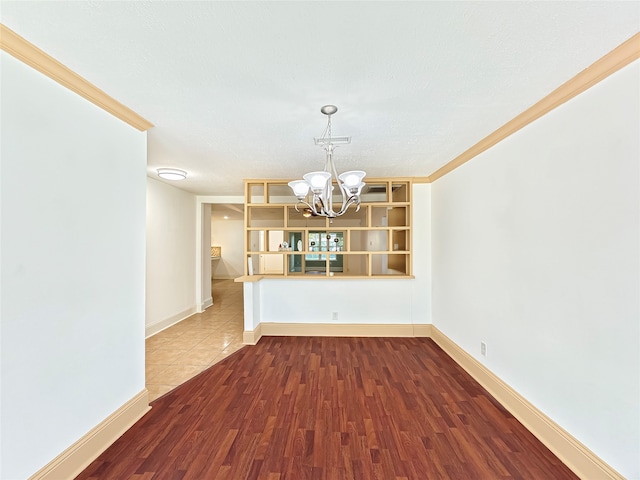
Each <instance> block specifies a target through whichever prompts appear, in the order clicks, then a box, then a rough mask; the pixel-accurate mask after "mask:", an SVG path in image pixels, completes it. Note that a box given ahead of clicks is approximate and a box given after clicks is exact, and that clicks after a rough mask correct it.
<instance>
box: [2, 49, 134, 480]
mask: <svg viewBox="0 0 640 480" xmlns="http://www.w3.org/2000/svg"><path fill="white" fill-rule="evenodd" d="M0 61H1V69H0V70H1V89H2V90H1V112H2V113H1V115H2V118H1V120H2V130H1V141H0V143H1V147H0V148H1V151H0V153H1V154H0V158H1V159H2V160H1V165H0V169H1V170H0V171H1V204H2V218H1V228H2V238H1V252H2V269H1V271H2V280H1V289H0V298H1V309H0V312H1V317H2V321H1V327H0V328H1V334H0V337H1V353H0V357H1V362H0V363H1V373H2V374H1V382H2V383H1V384H2V396H1V402H2V404H1V408H0V410H1V428H0V437H1V439H2V442H1V443H2V447H1V453H0V456H1V459H0V468H1V471H0V478H6V479H18V478H27V477H28V476H30V475H32V474H33V473H35V472H36V471H37V470H39V469H40V468H41V467H43V466H44V465H45V464H47V463H48V462H50V461H51V460H52V459H53V458H54V457H56V456H57V455H59V454H60V453H61V452H62V451H64V450H65V449H66V448H67V447H69V446H70V445H71V444H73V443H74V442H75V441H77V440H78V439H79V438H80V437H82V436H83V435H85V434H86V433H87V432H88V431H89V430H91V429H92V428H94V427H95V426H97V425H98V424H99V423H100V422H101V421H102V420H104V419H105V418H106V417H107V416H109V415H110V414H111V413H113V412H114V411H115V410H117V409H118V408H119V407H121V406H122V405H123V404H124V403H125V402H127V401H128V400H130V399H131V398H133V397H134V396H135V395H137V394H139V393H140V392H141V391H142V390H143V389H144V388H145V383H144V261H145V259H144V248H145V239H144V236H145V232H144V216H145V176H146V134H145V133H141V132H138V131H137V130H134V129H133V128H132V127H130V126H129V125H127V124H125V123H123V122H121V121H120V120H118V119H116V118H114V117H112V116H111V115H109V114H107V113H106V112H104V111H103V110H101V109H99V108H98V107H96V106H94V105H93V104H91V103H89V102H87V101H86V100H84V99H82V98H81V97H79V96H78V95H76V94H74V93H72V92H70V91H69V90H67V89H65V88H63V87H62V86H60V85H58V84H57V83H55V82H53V81H52V80H50V79H48V78H46V77H44V76H43V75H41V74H40V73H38V72H36V71H35V70H32V69H31V68H29V67H27V66H26V65H24V64H22V63H20V62H19V61H17V60H15V59H14V58H13V57H10V56H9V55H7V54H6V53H4V52H0Z"/></svg>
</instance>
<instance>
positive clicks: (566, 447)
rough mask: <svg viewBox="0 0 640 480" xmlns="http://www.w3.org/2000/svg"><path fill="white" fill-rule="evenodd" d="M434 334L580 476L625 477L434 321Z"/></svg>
mask: <svg viewBox="0 0 640 480" xmlns="http://www.w3.org/2000/svg"><path fill="white" fill-rule="evenodd" d="M431 338H433V340H434V341H435V342H436V343H437V344H438V345H439V346H440V348H442V349H443V350H444V351H445V352H446V353H447V355H449V356H450V357H451V358H452V359H453V360H455V362H456V363H457V364H458V365H460V366H461V367H462V368H464V369H465V370H466V371H467V373H469V375H471V376H472V377H473V378H474V379H475V380H476V381H477V382H478V383H479V384H480V385H482V386H483V387H484V388H485V389H486V390H487V391H488V392H489V393H490V394H491V395H492V396H493V397H495V399H496V400H498V402H499V403H500V404H501V405H502V406H503V407H505V408H506V409H507V410H508V411H509V412H511V414H512V415H513V416H514V417H515V418H517V419H518V420H519V421H520V423H522V424H523V425H524V426H525V427H526V428H527V430H529V431H530V432H531V433H533V435H535V436H536V438H538V440H540V441H541V442H542V443H543V444H544V445H546V446H547V448H549V450H551V451H552V452H553V453H554V454H555V455H556V456H557V457H558V458H559V459H560V460H562V462H563V463H564V464H565V465H567V466H568V467H569V468H570V469H571V470H572V471H573V472H574V473H575V474H576V475H578V477H580V478H584V479H590V478H594V479H595V478H597V479H601V480H624V477H623V476H622V475H620V474H619V473H618V472H617V471H615V470H614V469H613V468H612V467H611V466H609V465H608V464H606V463H605V462H604V461H603V460H602V459H601V458H599V457H598V456H597V455H596V454H595V453H593V452H592V451H591V450H589V449H588V448H587V447H586V446H585V445H583V444H582V443H581V442H580V441H579V440H577V439H576V438H575V437H573V436H572V435H571V434H570V433H569V432H567V431H566V430H564V429H563V428H562V427H561V426H560V425H558V424H557V423H556V422H554V421H553V420H552V419H550V418H549V417H547V416H546V415H545V414H544V413H542V412H541V411H540V410H538V409H537V408H536V407H535V406H534V405H532V404H531V403H530V402H529V401H528V400H527V399H525V398H524V397H523V396H522V395H520V394H519V393H518V392H516V391H515V390H514V389H513V388H511V387H510V386H509V385H507V384H506V383H505V382H504V381H503V380H502V379H501V378H499V377H498V376H497V375H496V374H495V373H493V372H492V371H491V370H489V369H488V368H487V367H485V366H484V365H483V364H482V363H480V362H478V361H477V360H476V359H475V358H473V357H472V356H471V355H469V354H468V353H467V352H466V351H464V350H463V349H462V348H460V347H459V346H458V345H457V344H456V343H454V342H453V341H452V340H451V339H449V338H448V337H447V336H446V335H445V334H444V333H442V332H441V331H440V330H438V329H437V328H436V327H435V326H433V325H432V326H431Z"/></svg>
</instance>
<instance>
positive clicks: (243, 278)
mask: <svg viewBox="0 0 640 480" xmlns="http://www.w3.org/2000/svg"><path fill="white" fill-rule="evenodd" d="M371 278H373V279H378V280H413V279H414V278H416V277H415V276H414V275H358V276H355V275H306V274H303V273H296V274H291V275H289V276H288V277H285V276H284V275H267V274H264V275H243V276H241V277H237V278H235V279H234V280H233V281H234V282H236V283H245V282H247V283H251V282H259V281H260V280H263V279H268V280H291V279H296V280H363V279H371Z"/></svg>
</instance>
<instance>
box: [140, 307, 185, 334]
mask: <svg viewBox="0 0 640 480" xmlns="http://www.w3.org/2000/svg"><path fill="white" fill-rule="evenodd" d="M194 313H196V307H195V305H194V306H193V307H191V308H187V309H186V310H183V311H182V312H178V313H176V314H175V315H171V316H170V317H167V318H165V319H164V320H160V321H158V322H155V323H150V324H148V325H146V326H145V332H144V333H145V338H149V337H151V336H152V335H155V334H156V333H159V332H161V331H162V330H165V329H167V328H169V327H171V326H173V325H175V324H176V323H178V322H181V321H182V320H184V319H186V318H189V317H190V316H191V315H193V314H194Z"/></svg>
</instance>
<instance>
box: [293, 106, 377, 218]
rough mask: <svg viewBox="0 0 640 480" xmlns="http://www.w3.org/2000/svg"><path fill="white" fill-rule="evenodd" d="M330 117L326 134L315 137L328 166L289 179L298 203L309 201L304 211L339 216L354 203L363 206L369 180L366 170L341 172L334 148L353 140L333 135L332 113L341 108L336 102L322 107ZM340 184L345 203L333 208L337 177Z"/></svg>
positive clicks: (305, 213) (314, 214) (323, 215)
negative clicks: (334, 183) (365, 178)
mask: <svg viewBox="0 0 640 480" xmlns="http://www.w3.org/2000/svg"><path fill="white" fill-rule="evenodd" d="M320 111H321V112H322V113H324V114H325V115H326V116H327V117H328V121H327V128H326V129H325V131H324V133H323V134H322V137H320V138H314V141H315V144H316V145H319V146H321V147H322V148H323V149H324V151H325V153H326V156H327V158H326V160H325V163H324V170H323V171H321V172H320V171H318V172H309V173H307V174H306V175H303V176H302V178H303V179H304V180H294V181H293V182H289V186H290V187H291V189H292V190H293V193H294V195H295V196H296V197H297V198H298V203H296V211H298V212H299V211H300V210H298V205H300V204H303V205H305V208H304V212H303V215H305V216H312V215H313V216H321V217H329V218H335V217H339V216H340V215H343V214H344V213H345V212H346V211H347V209H348V208H349V206H350V205H351V204H355V205H357V208H356V212H357V211H358V210H360V192H361V191H362V187H364V186H365V183H364V182H363V181H362V179H363V178H364V176H365V175H366V173H365V172H363V171H362V170H352V171H350V172H345V173H343V174H341V175H338V173H337V171H336V165H335V163H334V162H333V150H334V149H335V148H336V145H339V144H345V143H351V137H336V138H332V137H331V115H333V114H334V113H336V112H337V111H338V107H336V106H335V105H325V106H324V107H322V108H321V109H320ZM332 178H335V182H336V183H337V184H338V188H340V191H341V192H342V206H341V207H340V210H338V211H337V212H336V211H334V210H333V189H334V185H333V180H332Z"/></svg>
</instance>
